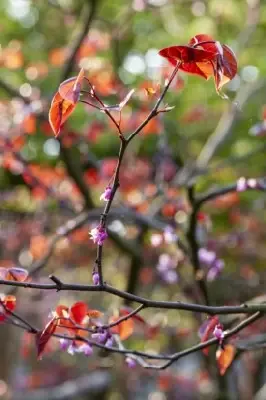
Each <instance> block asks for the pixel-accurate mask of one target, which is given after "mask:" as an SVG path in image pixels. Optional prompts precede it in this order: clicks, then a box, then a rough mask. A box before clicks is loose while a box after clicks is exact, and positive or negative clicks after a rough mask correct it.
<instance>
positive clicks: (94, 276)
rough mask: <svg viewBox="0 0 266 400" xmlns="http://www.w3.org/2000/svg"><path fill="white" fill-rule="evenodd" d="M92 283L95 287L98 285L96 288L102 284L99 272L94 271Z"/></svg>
mask: <svg viewBox="0 0 266 400" xmlns="http://www.w3.org/2000/svg"><path fill="white" fill-rule="evenodd" d="M92 281H93V283H94V285H96V286H97V285H99V283H100V277H99V274H98V272H96V271H94V272H93V273H92Z"/></svg>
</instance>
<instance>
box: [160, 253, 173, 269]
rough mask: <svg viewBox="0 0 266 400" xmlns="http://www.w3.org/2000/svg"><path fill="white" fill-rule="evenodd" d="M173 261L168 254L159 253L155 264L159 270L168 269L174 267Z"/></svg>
mask: <svg viewBox="0 0 266 400" xmlns="http://www.w3.org/2000/svg"><path fill="white" fill-rule="evenodd" d="M174 267H175V262H174V260H173V259H172V257H170V256H169V255H168V254H161V255H160V257H159V262H158V265H157V270H158V271H159V272H164V271H167V270H168V269H171V268H174Z"/></svg>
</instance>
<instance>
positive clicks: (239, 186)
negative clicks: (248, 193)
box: [236, 176, 248, 192]
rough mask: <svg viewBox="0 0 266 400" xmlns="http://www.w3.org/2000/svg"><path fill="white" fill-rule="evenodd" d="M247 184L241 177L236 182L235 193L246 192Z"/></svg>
mask: <svg viewBox="0 0 266 400" xmlns="http://www.w3.org/2000/svg"><path fill="white" fill-rule="evenodd" d="M247 188H248V184H247V180H246V178H244V177H243V176H242V177H241V178H239V179H238V180H237V183H236V191H237V192H244V190H247Z"/></svg>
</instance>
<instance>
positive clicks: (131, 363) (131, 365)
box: [125, 357, 137, 368]
mask: <svg viewBox="0 0 266 400" xmlns="http://www.w3.org/2000/svg"><path fill="white" fill-rule="evenodd" d="M125 361H126V363H127V366H128V367H129V368H135V367H136V366H137V363H136V361H135V360H134V359H133V358H131V357H126V359H125Z"/></svg>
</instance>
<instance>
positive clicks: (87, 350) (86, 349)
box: [77, 343, 93, 357]
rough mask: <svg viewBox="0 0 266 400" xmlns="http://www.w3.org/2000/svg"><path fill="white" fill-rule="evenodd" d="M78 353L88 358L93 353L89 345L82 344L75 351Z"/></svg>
mask: <svg viewBox="0 0 266 400" xmlns="http://www.w3.org/2000/svg"><path fill="white" fill-rule="evenodd" d="M77 352H78V353H83V354H85V356H87V357H89V356H91V355H92V353H93V348H92V346H91V345H90V344H89V343H83V344H82V345H81V346H80V347H79V348H78V350H77Z"/></svg>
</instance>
